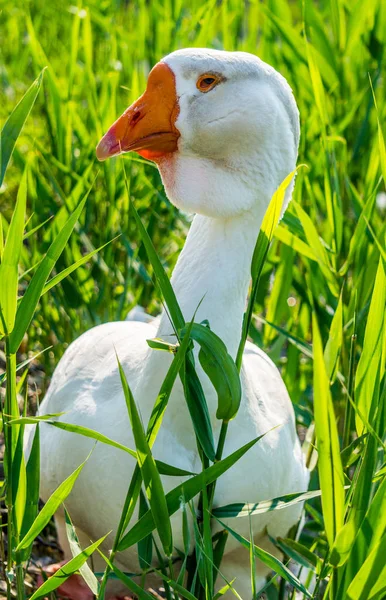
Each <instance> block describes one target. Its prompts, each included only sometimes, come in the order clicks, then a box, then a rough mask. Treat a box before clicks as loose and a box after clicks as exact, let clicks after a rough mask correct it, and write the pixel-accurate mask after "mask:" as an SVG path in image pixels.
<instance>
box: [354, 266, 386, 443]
mask: <svg viewBox="0 0 386 600" xmlns="http://www.w3.org/2000/svg"><path fill="white" fill-rule="evenodd" d="M385 305H386V275H385V265H384V262H383V260H382V257H380V259H379V263H378V270H377V275H376V278H375V284H374V289H373V294H372V297H371V304H370V309H369V314H368V318H367V323H366V331H365V339H364V342H363V349H362V353H361V356H360V359H359V362H358V367H357V371H356V377H355V400H356V404H357V407H358V410H359V411H360V413H361V414H363V415H364V417H365V419H366V420H367V421H369V422H370V423H372V422H373V421H374V419H375V415H376V413H377V410H378V408H379V393H380V382H381V381H382V377H383V374H384V372H385V364H384V362H385V361H384V360H383V359H382V356H383V351H384V350H383V348H384V336H385V328H386V316H385ZM356 426H357V432H358V435H361V433H363V430H364V427H365V424H364V423H363V422H362V419H361V418H360V416H358V415H357V416H356ZM382 434H383V432H381V435H382Z"/></svg>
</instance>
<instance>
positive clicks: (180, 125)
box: [96, 49, 299, 218]
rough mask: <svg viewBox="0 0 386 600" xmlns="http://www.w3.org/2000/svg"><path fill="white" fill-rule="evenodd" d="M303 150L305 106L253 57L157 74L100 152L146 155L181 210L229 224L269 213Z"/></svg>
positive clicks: (201, 52)
mask: <svg viewBox="0 0 386 600" xmlns="http://www.w3.org/2000/svg"><path fill="white" fill-rule="evenodd" d="M298 143H299V112H298V109H297V106H296V102H295V100H294V97H293V94H292V91H291V88H290V87H289V85H288V83H287V81H286V80H285V79H284V77H282V76H281V75H280V74H279V73H278V72H277V71H275V69H273V67H271V66H269V65H268V64H266V63H264V62H263V61H262V60H260V59H259V58H257V57H256V56H254V55H252V54H248V53H245V52H225V51H219V50H208V49H185V50H178V51H176V52H173V53H172V54H169V55H168V56H166V57H165V58H164V59H162V61H161V62H159V63H158V64H157V65H156V66H155V67H154V68H153V69H152V71H151V72H150V74H149V78H148V84H147V89H146V91H145V93H144V94H143V95H142V96H141V97H140V98H139V99H138V100H137V101H136V102H134V104H132V105H131V106H130V107H129V108H128V109H127V110H126V111H125V112H124V113H123V115H122V116H121V117H120V118H119V119H118V120H117V121H116V122H115V123H114V124H113V125H112V126H111V128H110V129H109V131H108V132H107V133H106V134H105V136H104V137H103V138H102V139H101V141H100V142H99V144H98V146H97V150H96V153H97V157H98V159H99V160H104V159H106V158H109V157H111V156H114V155H116V154H119V153H121V152H129V151H135V152H138V153H139V154H140V155H141V156H143V157H145V158H147V159H150V160H153V161H155V162H156V163H157V166H158V169H159V171H160V174H161V177H162V181H163V184H164V186H165V190H166V193H167V195H168V198H169V199H170V201H171V202H172V203H173V204H174V205H175V206H177V207H178V208H180V209H182V210H184V211H185V212H189V213H198V214H202V215H206V216H209V217H218V218H229V217H234V216H237V215H240V214H242V213H246V212H249V211H254V210H256V211H258V212H259V213H262V214H264V212H265V210H266V208H267V206H268V203H269V200H270V198H271V196H272V194H273V193H274V191H275V190H276V189H277V187H278V186H279V185H280V183H281V182H282V180H283V179H284V178H285V177H286V176H287V175H288V174H289V173H290V172H291V171H293V170H294V168H295V165H296V158H297V152H298ZM291 193H292V186H290V187H289V189H287V195H286V202H287V203H288V201H289V199H290V197H291Z"/></svg>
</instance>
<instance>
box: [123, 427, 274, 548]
mask: <svg viewBox="0 0 386 600" xmlns="http://www.w3.org/2000/svg"><path fill="white" fill-rule="evenodd" d="M270 431H272V430H270ZM266 433H268V432H266ZM266 433H263V434H262V435H259V436H258V437H257V438H255V439H254V440H252V441H251V442H248V444H245V445H244V446H242V447H241V448H239V449H238V450H236V451H235V452H233V453H232V454H230V455H229V456H227V457H226V458H223V459H222V460H220V461H218V462H216V463H215V464H214V465H211V466H210V467H208V468H207V469H205V470H204V471H202V473H199V474H198V475H195V476H194V477H192V478H191V479H188V480H187V481H185V482H183V483H181V484H180V485H178V486H177V487H175V488H174V489H173V490H171V491H170V492H169V493H168V494H166V502H167V506H168V514H169V516H171V515H173V514H174V513H175V512H176V511H177V510H178V509H179V508H180V503H181V498H184V501H185V502H190V500H191V499H192V498H194V496H196V495H197V494H199V493H200V492H201V490H202V488H203V486H207V485H209V484H210V483H212V482H213V481H215V480H216V479H218V478H219V477H220V476H221V475H222V474H223V473H225V472H226V471H227V470H228V469H230V468H231V467H232V466H233V465H234V464H235V463H236V462H237V461H238V460H239V459H240V458H241V457H242V456H244V454H245V453H246V452H248V450H249V449H250V448H252V446H254V445H255V444H256V443H257V442H258V441H259V440H261V438H262V437H264V435H266ZM154 529H155V523H154V519H153V516H152V513H151V511H148V512H147V513H146V514H145V515H144V516H143V517H142V518H141V519H139V521H138V522H137V523H136V524H135V525H134V527H132V529H130V531H128V532H127V533H126V535H124V536H123V538H122V539H121V541H120V544H119V546H118V550H120V551H123V550H126V548H129V546H132V545H133V544H136V543H137V542H138V541H139V540H141V539H142V538H144V537H145V536H146V535H148V534H149V533H151V532H152V531H153V530H154Z"/></svg>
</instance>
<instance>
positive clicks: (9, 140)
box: [0, 70, 44, 187]
mask: <svg viewBox="0 0 386 600" xmlns="http://www.w3.org/2000/svg"><path fill="white" fill-rule="evenodd" d="M43 74H44V70H43V71H42V72H41V73H40V75H39V77H38V78H37V79H35V81H34V82H33V84H32V85H31V87H30V88H29V89H28V90H27V91H26V93H25V94H24V96H23V98H22V99H21V100H20V102H19V104H17V105H16V106H15V108H14V109H13V111H12V113H11V114H10V116H9V117H8V120H7V121H6V122H5V124H4V127H3V129H2V130H1V132H0V187H1V186H2V184H3V181H4V176H5V171H6V170H7V165H8V163H9V160H10V158H11V156H12V152H13V149H14V147H15V144H16V140H17V138H18V137H19V135H20V132H21V130H22V129H23V125H24V123H25V121H26V119H27V117H28V115H29V113H30V112H31V109H32V107H33V105H34V103H35V100H36V98H37V95H38V93H39V90H40V86H41V84H42V81H43Z"/></svg>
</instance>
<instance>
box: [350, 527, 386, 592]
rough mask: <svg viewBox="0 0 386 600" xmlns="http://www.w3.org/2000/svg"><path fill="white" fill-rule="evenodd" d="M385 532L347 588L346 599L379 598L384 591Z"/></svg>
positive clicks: (385, 580) (385, 564)
mask: <svg viewBox="0 0 386 600" xmlns="http://www.w3.org/2000/svg"><path fill="white" fill-rule="evenodd" d="M385 554H386V533H385V535H384V536H383V537H382V538H381V539H380V540H379V542H378V543H377V545H376V546H375V547H374V548H373V550H372V551H371V552H370V553H369V554H368V556H367V558H366V560H365V562H364V563H363V565H362V566H361V568H360V569H359V571H358V572H357V574H356V575H355V577H354V579H353V580H352V582H351V583H350V585H349V587H348V589H347V595H346V598H347V599H348V600H381V599H382V598H384V594H385V592H386V563H385Z"/></svg>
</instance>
